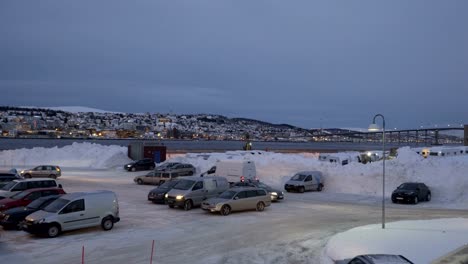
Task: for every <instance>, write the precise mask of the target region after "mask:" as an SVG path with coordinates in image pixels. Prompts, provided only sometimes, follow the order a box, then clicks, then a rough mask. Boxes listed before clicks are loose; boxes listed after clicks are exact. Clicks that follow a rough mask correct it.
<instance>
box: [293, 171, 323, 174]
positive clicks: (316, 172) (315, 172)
mask: <svg viewBox="0 0 468 264" xmlns="http://www.w3.org/2000/svg"><path fill="white" fill-rule="evenodd" d="M296 174H322V172H321V171H299V172H297V173H296Z"/></svg>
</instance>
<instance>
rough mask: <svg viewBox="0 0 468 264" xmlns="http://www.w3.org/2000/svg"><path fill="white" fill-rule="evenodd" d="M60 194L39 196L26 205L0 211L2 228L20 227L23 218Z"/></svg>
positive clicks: (43, 206)
mask: <svg viewBox="0 0 468 264" xmlns="http://www.w3.org/2000/svg"><path fill="white" fill-rule="evenodd" d="M59 197H60V195H49V196H45V197H40V198H37V199H36V200H34V201H33V202H31V203H30V204H28V205H27V206H26V207H16V208H12V209H8V210H6V211H4V212H3V213H0V225H1V226H3V229H14V228H16V229H20V228H21V226H20V225H21V222H22V221H23V220H24V218H25V217H26V216H28V215H30V214H32V213H34V212H36V211H38V210H42V209H44V208H45V207H46V206H47V205H49V204H50V203H51V202H53V201H55V200H57V198H59Z"/></svg>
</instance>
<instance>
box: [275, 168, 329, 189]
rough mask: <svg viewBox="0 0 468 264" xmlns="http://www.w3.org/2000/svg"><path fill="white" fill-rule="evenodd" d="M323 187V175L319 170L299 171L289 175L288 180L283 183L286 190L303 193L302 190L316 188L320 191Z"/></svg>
mask: <svg viewBox="0 0 468 264" xmlns="http://www.w3.org/2000/svg"><path fill="white" fill-rule="evenodd" d="M323 187H324V184H323V176H322V172H320V171H301V172H298V173H296V174H295V175H294V176H292V177H291V179H290V180H289V181H287V182H286V184H285V185H284V189H285V190H286V191H287V192H290V191H298V192H300V193H303V192H304V191H310V190H316V191H318V192H320V191H322V189H323Z"/></svg>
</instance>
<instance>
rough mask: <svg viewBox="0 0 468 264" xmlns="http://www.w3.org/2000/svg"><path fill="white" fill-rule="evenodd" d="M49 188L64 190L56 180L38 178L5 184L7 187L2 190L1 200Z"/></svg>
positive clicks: (0, 190)
mask: <svg viewBox="0 0 468 264" xmlns="http://www.w3.org/2000/svg"><path fill="white" fill-rule="evenodd" d="M49 187H59V188H62V185H61V184H58V183H57V181H56V180H55V179H45V178H38V179H24V180H23V179H19V180H13V181H12V182H9V183H7V184H5V186H3V187H2V188H1V189H0V200H1V199H4V198H8V197H11V196H13V195H15V194H16V193H18V192H22V191H24V190H28V189H34V188H49Z"/></svg>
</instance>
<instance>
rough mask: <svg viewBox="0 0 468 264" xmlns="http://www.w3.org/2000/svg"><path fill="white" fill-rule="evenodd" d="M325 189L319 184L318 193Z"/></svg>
mask: <svg viewBox="0 0 468 264" xmlns="http://www.w3.org/2000/svg"><path fill="white" fill-rule="evenodd" d="M322 189H323V185H322V184H319V186H318V187H317V192H321V191H322Z"/></svg>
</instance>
